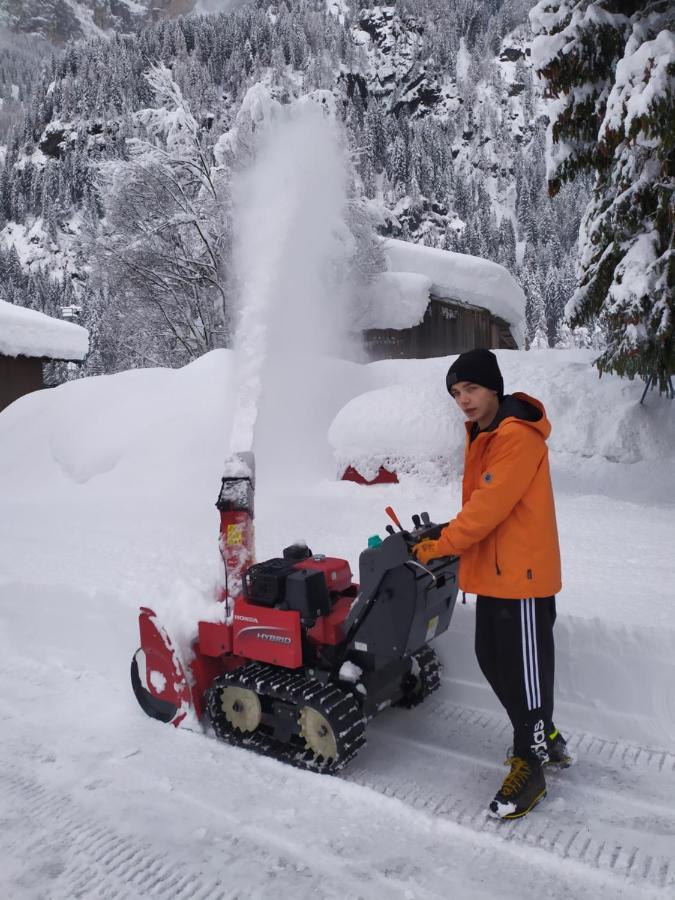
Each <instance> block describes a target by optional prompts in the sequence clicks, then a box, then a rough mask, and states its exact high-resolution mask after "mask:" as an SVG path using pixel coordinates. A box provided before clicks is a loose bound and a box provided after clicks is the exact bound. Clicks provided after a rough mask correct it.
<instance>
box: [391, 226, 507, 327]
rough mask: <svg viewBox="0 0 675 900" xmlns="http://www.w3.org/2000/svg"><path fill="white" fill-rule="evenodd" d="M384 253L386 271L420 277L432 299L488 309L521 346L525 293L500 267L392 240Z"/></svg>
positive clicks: (464, 256)
mask: <svg viewBox="0 0 675 900" xmlns="http://www.w3.org/2000/svg"><path fill="white" fill-rule="evenodd" d="M384 250H385V254H386V257H387V265H388V268H389V271H391V272H416V273H417V274H419V275H424V276H426V277H427V278H430V279H431V281H432V286H431V292H432V294H433V295H434V296H436V297H438V298H440V299H447V300H459V301H461V302H463V303H470V304H471V305H472V306H481V307H485V308H486V309H489V310H490V312H491V313H493V315H495V316H499V317H500V318H502V319H504V320H505V321H506V322H508V323H509V325H510V326H511V333H512V334H513V336H514V338H515V340H516V342H517V343H518V344H519V345H522V343H523V328H524V321H525V294H524V293H523V290H522V288H521V287H520V285H519V284H518V283H517V282H516V281H515V279H514V278H513V276H512V275H511V274H510V273H509V272H508V271H507V270H506V269H505V268H504V267H503V266H500V265H499V264H498V263H494V262H490V261H489V260H487V259H479V258H478V257H477V256H469V255H468V254H465V253H452V252H450V251H449V250H437V249H436V248H434V247H424V246H421V245H419V244H411V243H409V242H407V241H399V240H395V239H393V238H390V239H388V240H386V241H385V245H384Z"/></svg>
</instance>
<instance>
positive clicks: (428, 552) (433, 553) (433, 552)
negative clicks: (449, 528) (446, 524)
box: [413, 538, 441, 566]
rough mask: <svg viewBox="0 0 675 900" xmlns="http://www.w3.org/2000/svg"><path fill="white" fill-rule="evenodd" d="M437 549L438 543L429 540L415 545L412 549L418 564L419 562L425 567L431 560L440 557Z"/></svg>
mask: <svg viewBox="0 0 675 900" xmlns="http://www.w3.org/2000/svg"><path fill="white" fill-rule="evenodd" d="M437 547H438V541H431V540H429V538H426V539H425V540H423V541H421V542H420V543H419V544H415V546H414V547H413V554H414V556H415V558H416V559H417V561H418V562H421V563H422V565H423V566H426V565H428V563H429V562H431V560H432V559H436V557H438V556H441V554H440V553H439V552H438V550H437Z"/></svg>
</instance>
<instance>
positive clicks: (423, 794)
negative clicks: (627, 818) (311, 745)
mask: <svg viewBox="0 0 675 900" xmlns="http://www.w3.org/2000/svg"><path fill="white" fill-rule="evenodd" d="M434 707H435V709H434ZM425 713H426V718H425V723H424V733H425V735H429V731H430V730H429V724H430V723H431V722H435V723H436V724H437V726H441V727H439V728H438V729H437V736H438V739H439V740H440V741H442V738H443V735H444V734H445V735H447V734H448V727H447V725H451V727H454V728H455V729H466V730H469V729H471V730H473V731H474V732H475V731H478V730H481V731H482V730H489V731H490V732H491V733H492V734H493V735H494V734H495V732H496V733H497V734H500V733H503V737H504V740H503V743H504V748H506V744H507V742H508V740H509V739H510V733H509V729H508V728H507V727H506V726H504V725H501V724H499V723H500V720H499V719H497V717H495V716H493V715H492V714H489V713H484V712H480V711H478V710H475V709H470V708H465V707H460V706H454V705H452V704H448V703H443V702H438V703H437V704H431V705H430V707H429V708H428V710H425ZM443 723H445V725H446V727H442V724H443ZM434 730H435V729H433V728H432V729H431V731H432V734H431V737H434V735H433V731H434ZM392 739H393V740H395V741H402V742H405V743H410V744H411V745H412V746H413V747H415V748H416V752H420V753H424V754H434V755H442V756H444V757H446V758H447V763H445V765H447V766H452V765H453V763H452V757H453V756H455V755H456V756H457V761H456V763H455V765H457V766H463V765H464V761H463V756H464V754H462V753H458V754H454V753H453V751H452V750H451V749H448V748H447V747H443V746H439V745H435V744H432V745H429V744H427V743H425V742H419V741H416V740H415V739H414V738H408V737H402V736H397V735H396V734H393V735H392V734H390V733H387V734H386V735H383V740H384V741H385V742H387V741H390V740H392ZM568 746H569V748H570V750H571V751H572V752H573V754H574V756H575V757H577V759H578V760H580V763H581V764H582V765H584V766H585V767H586V768H587V769H588V770H589V776H590V777H589V784H588V786H587V787H584V786H581V789H583V790H584V791H585V792H586V793H587V794H588V795H590V796H591V797H592V795H593V794H594V792H595V791H596V790H600V789H598V788H597V787H595V784H594V782H595V781H596V777H597V773H594V772H593V769H594V767H595V766H597V767H598V768H599V769H601V770H602V771H603V774H605V775H606V774H607V773H608V772H611V771H612V770H613V769H615V768H616V769H621V768H623V769H626V768H628V769H632V768H633V767H634V768H636V769H638V770H639V769H642V770H643V771H645V770H646V771H649V772H652V773H653V772H660V773H663V774H664V775H665V776H666V777H667V779H668V784H666V783H664V799H665V797H666V796H668V794H669V791H672V785H673V784H675V779H672V778H671V777H670V775H671V773H673V772H675V755H673V754H672V753H668V752H666V751H660V750H659V751H656V750H648V749H645V748H640V747H637V746H632V745H628V744H625V743H623V742H620V741H610V740H603V739H600V738H597V737H595V736H593V735H588V734H580V735H573V736H571V737H570V739H569V740H568ZM414 752H415V751H414ZM609 760H611V763H612V764H611V765H609V766H608V765H607V763H608V761H609ZM476 762H478V760H476ZM578 764H579V763H577V765H578ZM441 765H443V763H441ZM413 770H414V767H413ZM567 771H573V770H567ZM594 776H596V777H594ZM342 777H343V778H344V779H345V780H347V781H350V782H353V783H355V784H359V785H362V786H363V787H368V788H371V789H373V790H375V791H377V792H378V793H382V794H384V795H386V796H388V797H395V798H396V799H399V800H401V801H403V802H404V803H406V804H407V805H409V806H411V807H414V808H416V809H420V810H423V811H425V812H428V813H431V814H433V815H434V816H441V817H443V818H446V819H449V820H451V821H453V822H456V823H457V824H459V825H461V826H463V827H465V828H468V829H470V830H472V831H475V832H482V833H488V834H491V835H493V836H494V837H495V838H496V839H497V840H503V841H506V842H510V841H515V842H516V843H524V844H527V845H530V846H533V847H538V848H540V849H542V850H545V851H548V852H549V853H551V854H553V855H554V856H556V857H558V858H561V859H565V860H568V859H569V860H574V861H576V862H579V863H582V864H584V865H587V866H590V867H592V868H594V869H598V870H601V871H603V872H608V873H612V874H614V875H616V876H619V877H623V878H625V879H626V880H628V881H630V882H632V883H637V884H639V883H645V882H646V883H647V884H649V885H653V886H654V887H657V888H663V889H669V890H668V892H667V896H668V897H671V896H673V897H675V845H674V851H673V855H672V856H670V857H665V856H663V855H659V854H657V853H650V852H649V851H648V849H647V848H648V846H649V837H648V835H645V843H644V845H642V846H637V845H636V844H633V843H626V844H622V843H619V842H618V841H615V840H612V839H608V840H602V839H600V838H598V837H596V836H594V835H593V833H592V830H591V828H588V827H583V826H582V827H579V826H577V825H568V824H561V825H559V826H558V825H557V824H552V821H551V820H553V822H554V823H555V815H550V814H549V815H548V816H547V815H546V804H547V803H548V802H550V797H549V801H546V800H545V801H543V802H542V804H541V805H540V806H539V807H537V809H535V810H534V811H533V812H532V813H530V814H529V815H528V816H527V817H525V818H524V819H520V820H517V821H514V822H508V823H507V822H498V821H496V820H494V819H491V818H489V817H488V816H487V814H486V807H485V804H484V803H480V804H478V803H467V802H466V797H457V796H456V794H455V793H454V792H450V793H444V792H440V793H439V790H438V784H436V785H425V784H422V783H420V781H419V779H417V780H414V777H413V778H410V777H408V776H407V775H404V776H402V777H401V773H400V772H395V773H392V772H389V773H387V772H384V771H382V772H378V771H376V770H373V768H372V767H369V768H367V767H366V766H365V765H364V766H362V767H360V768H355V767H352V768H351V769H350V770H349V772H347V773H345V774H344V775H343V776H342ZM565 778H566V774H565V771H561V772H557V773H551V772H550V770H549V771H547V780H549V786H550V785H553V784H555V783H556V781H557V780H558V779H559V782H557V783H560V784H564V780H565ZM591 779H592V780H591ZM579 789H580V788H579V787H577V790H579ZM616 796H617V804H618V805H620V804H621V803H622V802H623V801H622V796H621V794H620V793H617V795H616ZM626 801H627V802H630V797H629V796H628V797H626ZM637 802H639V801H637ZM645 806H646V807H648V806H649V802H648V801H647V802H646V803H645ZM674 818H675V817H674ZM591 824H592V823H591ZM670 825H671V827H672V826H673V825H675V822H672V823H670ZM671 891H672V893H671Z"/></svg>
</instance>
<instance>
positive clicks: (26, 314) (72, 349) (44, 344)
mask: <svg viewBox="0 0 675 900" xmlns="http://www.w3.org/2000/svg"><path fill="white" fill-rule="evenodd" d="M88 350H89V333H88V331H87V329H86V328H82V326H81V325H75V324H73V323H72V322H62V321H61V320H60V319H54V318H52V317H51V316H46V315H45V314H44V313H41V312H37V311H36V310H33V309H26V308H25V307H23V306H15V305H14V304H13V303H7V302H6V301H5V300H0V353H1V354H3V355H5V356H33V357H42V356H46V357H49V358H50V359H69V360H78V361H79V360H82V359H84V357H85V356H86V355H87V352H88Z"/></svg>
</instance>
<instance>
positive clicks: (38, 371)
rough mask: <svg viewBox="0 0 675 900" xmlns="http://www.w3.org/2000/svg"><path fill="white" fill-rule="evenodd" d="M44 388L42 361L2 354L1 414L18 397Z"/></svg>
mask: <svg viewBox="0 0 675 900" xmlns="http://www.w3.org/2000/svg"><path fill="white" fill-rule="evenodd" d="M41 387H43V383H42V360H41V359H36V358H34V357H27V356H3V355H2V354H0V412H1V411H2V410H3V409H4V408H5V407H6V406H9V404H10V403H13V402H14V401H15V400H16V399H17V398H18V397H23V395H24V394H30V392H31V391H38V390H40V388H41Z"/></svg>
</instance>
